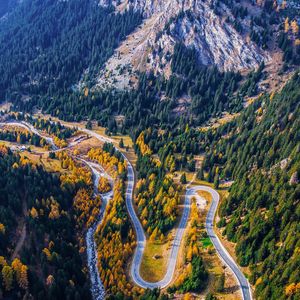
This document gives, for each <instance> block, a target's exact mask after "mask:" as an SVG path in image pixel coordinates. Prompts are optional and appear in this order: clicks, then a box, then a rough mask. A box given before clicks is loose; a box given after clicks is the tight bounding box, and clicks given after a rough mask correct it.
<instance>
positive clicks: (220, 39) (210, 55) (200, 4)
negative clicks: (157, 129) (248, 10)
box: [100, 0, 268, 81]
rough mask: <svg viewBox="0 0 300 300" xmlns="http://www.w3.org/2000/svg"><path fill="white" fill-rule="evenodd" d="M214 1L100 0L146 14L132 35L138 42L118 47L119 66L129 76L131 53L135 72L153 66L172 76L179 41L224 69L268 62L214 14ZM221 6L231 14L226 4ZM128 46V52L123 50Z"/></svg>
mask: <svg viewBox="0 0 300 300" xmlns="http://www.w3.org/2000/svg"><path fill="white" fill-rule="evenodd" d="M211 1H212V0H206V1H203V0H100V5H103V6H108V5H115V6H116V7H117V9H119V10H124V9H129V8H132V9H134V10H136V11H140V12H141V13H142V14H143V16H144V18H145V22H144V24H143V25H142V26H141V27H140V28H139V29H137V31H136V32H135V33H134V34H133V36H134V39H135V40H138V41H137V42H136V43H133V45H132V47H131V43H130V42H128V40H127V41H125V42H124V43H123V45H121V47H120V48H119V49H118V50H117V52H116V53H118V55H117V57H118V60H119V63H120V65H118V69H120V70H122V72H123V75H124V74H125V75H126V72H124V67H125V65H124V64H123V63H122V53H123V52H127V53H130V55H129V56H128V55H127V57H126V59H124V61H126V66H128V64H129V65H130V68H131V70H133V72H134V71H135V70H139V71H144V70H154V72H155V73H164V74H165V75H166V76H167V77H168V75H169V74H170V57H171V56H172V53H173V51H174V46H175V44H176V43H177V42H181V43H184V44H185V45H186V46H187V47H194V48H195V50H196V51H197V53H198V58H199V64H202V65H207V66H209V65H216V66H217V67H218V68H219V69H220V70H222V71H229V70H233V71H238V70H239V71H240V70H245V69H253V68H256V67H257V66H258V65H259V64H260V63H261V62H262V61H263V60H264V61H266V60H268V56H267V54H266V53H265V52H264V51H263V50H262V49H260V48H258V47H257V45H255V44H254V43H253V42H251V41H249V40H247V39H246V37H244V36H242V35H241V34H239V33H238V32H237V31H236V30H235V29H234V28H233V26H232V25H231V24H229V23H227V22H226V21H225V18H224V17H221V16H220V15H217V14H216V13H215V11H214V9H213V8H212V5H211ZM221 9H222V10H223V12H225V13H226V14H227V15H230V11H229V10H228V8H227V7H226V6H225V5H222V7H221ZM149 24H151V28H149ZM145 28H147V30H145ZM129 39H130V37H129ZM124 45H126V47H127V50H128V51H123V50H124V48H125V47H124ZM120 55H121V58H120ZM111 63H112V64H111ZM110 65H113V66H114V69H113V68H110ZM115 67H116V56H115V57H113V58H112V59H111V60H110V61H108V63H107V65H106V71H108V72H109V73H110V74H112V73H114V70H115ZM127 75H128V74H127ZM113 81H116V80H115V79H114V80H113ZM117 81H118V79H117Z"/></svg>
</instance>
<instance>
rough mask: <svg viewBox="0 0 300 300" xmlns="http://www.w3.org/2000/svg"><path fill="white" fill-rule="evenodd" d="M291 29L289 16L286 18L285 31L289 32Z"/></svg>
mask: <svg viewBox="0 0 300 300" xmlns="http://www.w3.org/2000/svg"><path fill="white" fill-rule="evenodd" d="M289 30H290V23H289V18H288V17H286V18H285V20H284V32H288V31H289Z"/></svg>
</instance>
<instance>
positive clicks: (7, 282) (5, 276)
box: [1, 266, 14, 291]
mask: <svg viewBox="0 0 300 300" xmlns="http://www.w3.org/2000/svg"><path fill="white" fill-rule="evenodd" d="M1 273H2V280H3V285H4V287H5V290H6V291H10V290H11V288H12V284H13V276H14V272H13V269H12V267H10V266H4V267H3V269H2V272H1Z"/></svg>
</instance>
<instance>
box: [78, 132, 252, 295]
mask: <svg viewBox="0 0 300 300" xmlns="http://www.w3.org/2000/svg"><path fill="white" fill-rule="evenodd" d="M78 129H79V130H80V131H83V132H85V133H87V134H89V135H91V136H93V137H95V138H96V139H98V140H99V141H101V142H109V143H113V140H112V139H110V138H106V137H104V136H101V135H100V134H98V133H96V132H94V131H92V130H89V129H86V128H78ZM122 155H123V157H124V159H125V160H126V162H127V169H128V174H127V178H128V184H127V188H126V206H127V210H128V213H129V216H130V218H131V220H132V223H133V225H134V228H135V231H136V236H137V247H136V249H135V253H134V257H133V261H132V264H131V270H130V273H131V276H132V279H133V281H134V282H135V283H136V284H137V285H139V286H140V287H142V288H150V289H153V288H156V287H158V288H165V287H166V286H168V285H169V284H170V283H171V282H172V279H173V275H174V271H175V267H176V262H177V256H178V252H179V248H180V244H181V241H182V238H183V234H184V231H185V228H186V225H187V222H188V218H189V214H190V204H191V198H192V197H193V196H194V195H195V193H196V192H197V191H200V190H202V191H206V192H209V193H210V194H211V195H212V204H211V207H210V209H209V212H208V214H207V219H206V229H207V233H208V236H209V237H210V239H211V241H212V243H213V245H214V247H215V249H216V251H217V253H218V255H219V257H220V258H221V260H222V261H223V262H224V263H225V264H226V265H227V266H228V267H229V269H231V270H232V272H233V274H234V276H235V277H236V279H237V281H238V283H239V286H240V289H241V293H242V298H243V300H252V295H251V290H250V285H249V282H248V280H247V279H246V278H245V276H244V274H243V273H242V272H241V271H240V269H239V267H238V266H237V264H236V263H235V261H234V260H233V259H232V258H231V256H230V255H229V253H228V252H227V251H226V249H225V247H224V246H223V245H222V243H221V241H220V240H219V238H218V236H217V235H216V234H215V232H214V227H213V223H214V218H215V215H216V212H217V208H218V204H219V200H220V196H219V194H218V193H217V192H216V191H215V190H214V189H212V188H210V187H207V186H194V187H191V188H189V187H188V186H187V191H186V196H185V201H184V209H183V214H182V217H181V220H180V223H179V227H178V230H177V232H176V236H175V239H174V241H173V244H172V248H171V253H170V256H169V262H168V268H167V272H166V274H165V276H164V278H163V279H162V280H161V281H159V282H154V283H152V282H147V281H145V280H144V279H143V278H142V277H141V275H140V266H141V262H142V258H143V253H144V249H145V245H146V236H145V233H144V229H143V227H142V225H141V222H140V220H139V218H138V216H137V214H136V212H135V209H134V205H133V188H134V180H135V178H134V177H135V176H134V170H133V167H132V165H131V163H130V161H129V160H128V159H127V157H126V156H125V155H124V154H123V153H122Z"/></svg>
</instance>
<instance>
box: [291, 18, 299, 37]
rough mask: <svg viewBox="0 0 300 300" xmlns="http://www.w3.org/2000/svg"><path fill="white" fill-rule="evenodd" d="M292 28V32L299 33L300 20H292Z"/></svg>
mask: <svg viewBox="0 0 300 300" xmlns="http://www.w3.org/2000/svg"><path fill="white" fill-rule="evenodd" d="M291 29H292V32H293V33H294V34H298V32H299V25H298V22H297V21H296V20H293V21H292V22H291Z"/></svg>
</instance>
